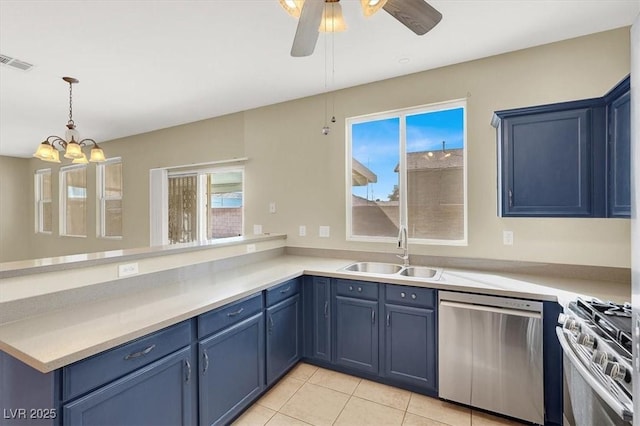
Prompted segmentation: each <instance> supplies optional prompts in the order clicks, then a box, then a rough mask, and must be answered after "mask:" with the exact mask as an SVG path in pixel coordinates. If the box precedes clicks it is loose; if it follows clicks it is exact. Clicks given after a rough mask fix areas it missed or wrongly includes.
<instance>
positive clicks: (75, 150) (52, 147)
mask: <svg viewBox="0 0 640 426" xmlns="http://www.w3.org/2000/svg"><path fill="white" fill-rule="evenodd" d="M62 79H63V80H64V81H66V82H67V83H69V121H68V122H67V130H66V131H65V137H64V138H61V137H60V136H49V137H47V138H46V139H45V140H44V141H43V142H42V143H40V145H38V149H37V150H36V152H35V154H33V156H34V157H36V158H39V159H41V160H44V161H48V162H51V163H59V162H60V153H59V151H58V149H61V150H63V151H64V158H69V159H71V160H73V161H72V163H73V164H87V163H89V161H91V162H92V163H99V162H102V161H105V160H106V158H105V156H104V152H103V151H102V148H100V147H99V146H98V144H97V143H96V141H94V140H93V139H82V140H80V134H79V133H78V131H77V130H76V124H75V123H74V122H73V85H74V84H76V83H79V81H78V80H77V79H75V78H73V77H62ZM89 144H93V148H91V154H90V156H89V159H88V160H87V156H86V155H85V153H84V152H82V148H83V147H85V146H89Z"/></svg>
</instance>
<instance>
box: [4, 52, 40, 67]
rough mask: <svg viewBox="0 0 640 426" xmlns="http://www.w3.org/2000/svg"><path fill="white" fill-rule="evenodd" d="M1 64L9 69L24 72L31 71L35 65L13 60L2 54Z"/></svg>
mask: <svg viewBox="0 0 640 426" xmlns="http://www.w3.org/2000/svg"><path fill="white" fill-rule="evenodd" d="M0 63H1V64H2V65H7V66H9V67H13V68H17V69H19V70H22V71H29V70H30V69H31V68H33V64H30V63H29V62H24V61H21V60H20V59H16V58H12V57H11V56H7V55H3V54H1V53H0Z"/></svg>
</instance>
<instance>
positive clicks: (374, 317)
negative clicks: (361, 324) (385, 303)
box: [371, 311, 376, 324]
mask: <svg viewBox="0 0 640 426" xmlns="http://www.w3.org/2000/svg"><path fill="white" fill-rule="evenodd" d="M375 323H376V311H371V324H375Z"/></svg>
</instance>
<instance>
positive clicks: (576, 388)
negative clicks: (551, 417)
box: [556, 327, 633, 426]
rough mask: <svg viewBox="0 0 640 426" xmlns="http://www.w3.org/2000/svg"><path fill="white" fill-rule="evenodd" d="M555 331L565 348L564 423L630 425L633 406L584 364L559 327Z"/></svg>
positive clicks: (575, 425)
mask: <svg viewBox="0 0 640 426" xmlns="http://www.w3.org/2000/svg"><path fill="white" fill-rule="evenodd" d="M556 334H557V335H558V340H559V341H560V345H561V346H562V350H563V352H564V365H563V367H564V380H563V381H564V423H565V426H595V425H598V426H618V425H624V426H629V425H631V421H632V415H633V414H632V411H631V409H630V407H629V406H628V405H626V404H625V403H623V402H621V401H620V399H619V398H618V397H617V396H616V395H615V394H614V393H613V392H612V391H611V390H610V389H607V387H606V386H605V385H604V384H603V383H602V382H601V381H600V380H599V378H598V377H596V373H594V372H592V371H590V369H589V368H588V367H587V366H585V364H584V362H583V361H582V360H581V357H580V356H579V355H578V354H577V353H576V351H575V350H574V349H573V347H572V345H571V343H570V342H569V340H568V338H567V336H566V334H565V332H564V331H563V330H562V329H561V328H560V327H557V328H556Z"/></svg>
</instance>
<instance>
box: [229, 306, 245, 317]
mask: <svg viewBox="0 0 640 426" xmlns="http://www.w3.org/2000/svg"><path fill="white" fill-rule="evenodd" d="M242 312H244V308H240V309H238V310H237V311H235V312H229V313H228V314H227V316H228V317H235V316H236V315H240V314H241V313H242Z"/></svg>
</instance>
